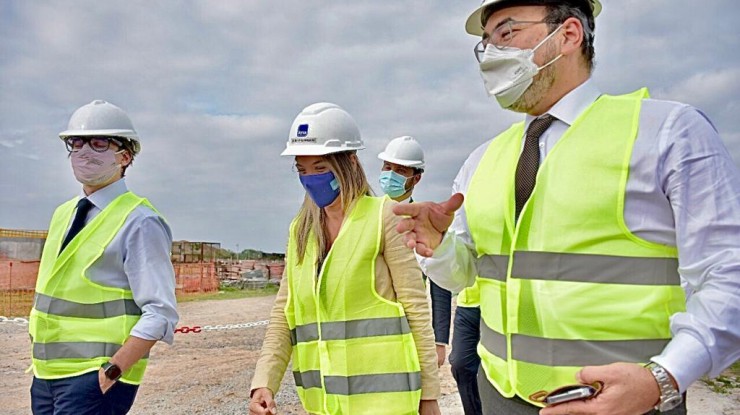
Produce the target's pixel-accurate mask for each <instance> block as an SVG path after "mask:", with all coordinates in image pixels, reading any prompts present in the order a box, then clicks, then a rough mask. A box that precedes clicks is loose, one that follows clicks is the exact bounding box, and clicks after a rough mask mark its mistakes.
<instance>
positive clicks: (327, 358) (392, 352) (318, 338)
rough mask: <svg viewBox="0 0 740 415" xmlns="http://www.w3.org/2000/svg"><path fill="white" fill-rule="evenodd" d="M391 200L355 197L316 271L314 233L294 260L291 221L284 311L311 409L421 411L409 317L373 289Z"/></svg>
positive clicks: (300, 385) (304, 396)
mask: <svg viewBox="0 0 740 415" xmlns="http://www.w3.org/2000/svg"><path fill="white" fill-rule="evenodd" d="M388 200H389V199H388V198H387V197H384V198H375V197H368V196H365V197H361V198H360V199H358V200H357V201H356V202H355V204H354V206H353V207H352V208H351V211H350V212H348V213H347V214H346V216H345V220H344V223H343V224H342V227H341V229H340V231H339V235H338V236H337V238H336V240H335V241H334V243H333V244H332V247H331V249H330V251H329V253H328V254H327V256H326V259H325V260H324V261H323V266H322V268H321V269H320V270H317V267H316V264H317V263H318V253H317V252H316V251H317V249H316V240H315V238H314V237H313V235H310V236H309V237H308V238H307V239H308V243H307V246H306V253H305V256H304V258H303V261H301V262H300V263H298V260H297V258H296V249H297V248H296V244H297V242H296V238H295V232H296V224H295V222H294V223H293V224H292V225H291V231H290V240H289V242H288V251H287V254H286V276H287V282H288V284H289V285H288V287H289V292H288V302H287V303H286V307H285V309H284V311H285V316H286V319H287V321H288V327H289V328H290V330H291V342H292V344H293V355H292V361H291V364H292V366H293V371H294V374H293V375H294V378H295V380H296V385H297V389H298V395H299V397H300V398H301V403H302V404H303V407H304V408H305V410H306V411H307V412H309V413H312V414H339V413H369V412H372V413H374V414H388V415H391V414H392V415H396V414H412V413H417V412H418V410H419V400H420V399H421V370H420V366H419V358H418V354H417V351H416V346H415V342H414V339H413V336H412V334H411V329H410V327H409V322H408V319H407V318H406V314H405V312H404V309H403V306H402V305H401V304H400V303H398V302H395V301H389V300H386V299H384V298H383V297H381V296H380V295H379V294H378V293H377V292H376V291H375V263H376V259H377V256H378V255H379V252H380V246H381V242H382V238H383V206H384V203H385V202H386V201H388ZM377 402H382V403H383V404H382V405H378V404H377Z"/></svg>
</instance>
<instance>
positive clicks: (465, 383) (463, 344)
mask: <svg viewBox="0 0 740 415" xmlns="http://www.w3.org/2000/svg"><path fill="white" fill-rule="evenodd" d="M378 158H379V159H381V160H383V166H382V168H381V172H380V188H381V190H383V193H385V194H387V195H388V196H389V197H390V198H391V199H393V200H395V201H396V202H400V203H412V202H413V198H412V193H413V191H414V187H415V186H416V185H417V184H418V183H419V181H420V180H421V175H422V173H424V168H425V163H424V150H423V149H422V148H421V145H420V144H419V142H418V141H416V139H414V138H413V137H410V136H403V137H397V138H394V139H393V140H391V141H390V142H389V143H388V145H387V146H386V147H385V150H383V151H382V152H381V153H380V154H378ZM425 278H426V276H425ZM429 281H430V283H429V294H430V297H431V298H432V327H433V328H434V341H435V343H436V349H437V366H442V365H443V364H444V361H445V355H446V347H447V345H448V344H449V343H450V319H451V317H452V293H450V292H449V291H447V290H445V289H443V288H441V287H440V286H439V285H437V284H435V283H434V281H432V280H429ZM476 291H477V288H476V287H468V288H465V289H464V290H462V292H460V293H459V294H458V296H457V309H456V310H455V333H454V336H453V339H452V343H453V345H452V351H451V352H450V367H451V371H452V376H453V377H454V378H455V382H457V388H458V391H459V392H460V399H461V400H462V404H463V409H464V410H465V414H466V415H480V414H481V403H480V396H479V395H478V384H477V381H476V376H477V373H478V367H479V366H480V358H479V357H478V354H477V353H476V346H477V345H478V339H479V337H480V331H479V329H478V325H479V322H480V308H479V307H478V302H477V293H476Z"/></svg>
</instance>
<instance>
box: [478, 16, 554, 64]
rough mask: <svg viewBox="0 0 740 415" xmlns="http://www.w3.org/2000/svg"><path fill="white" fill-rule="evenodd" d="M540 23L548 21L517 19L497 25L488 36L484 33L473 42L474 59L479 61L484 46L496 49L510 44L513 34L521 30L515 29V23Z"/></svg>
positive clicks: (484, 48)
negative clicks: (479, 39) (491, 46)
mask: <svg viewBox="0 0 740 415" xmlns="http://www.w3.org/2000/svg"><path fill="white" fill-rule="evenodd" d="M540 23H550V22H548V21H545V20H539V21H534V22H533V21H519V20H509V21H507V22H505V23H503V24H502V25H501V26H499V27H497V28H496V30H494V31H493V33H492V34H491V35H490V36H486V35H484V38H483V40H481V41H480V42H478V43H476V44H475V47H474V48H473V52H474V53H475V59H477V60H478V62H480V61H481V59H482V58H483V53H484V52H485V51H486V46H488V45H493V46H495V47H496V48H497V49H503V48H505V47H507V46H509V45H510V44H511V41H512V39H514V36H516V33H517V32H518V31H519V30H521V29H517V28H516V27H515V26H516V25H522V24H540Z"/></svg>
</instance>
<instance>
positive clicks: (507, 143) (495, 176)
mask: <svg viewBox="0 0 740 415" xmlns="http://www.w3.org/2000/svg"><path fill="white" fill-rule="evenodd" d="M646 97H648V93H647V90H646V89H642V90H639V91H636V92H634V93H632V94H627V95H622V96H601V97H600V98H599V99H598V100H596V102H594V103H593V104H592V105H591V106H590V107H589V108H588V109H587V110H586V111H584V113H583V114H582V115H581V116H580V117H579V118H578V119H577V120H576V121H575V122H574V123H573V125H572V126H571V127H570V128H569V129H568V130H567V131H566V132H565V134H564V135H563V136H562V138H560V140H559V141H558V143H557V144H556V145H555V146H554V147H553V149H552V150H551V151H550V153H549V154H548V155H547V157H546V158H545V160H544V162H543V163H542V164H541V166H540V169H539V172H538V174H537V184H536V186H535V188H534V191H533V193H532V196H531V197H530V199H529V201H528V202H527V203H526V205H525V206H524V209H523V211H522V213H521V216H520V218H519V221H518V223H515V220H514V195H515V189H514V182H515V172H516V166H517V161H518V158H519V154H520V152H521V140H522V136H523V135H524V125H523V123H518V124H515V125H513V126H512V127H511V128H510V129H509V130H507V131H505V132H504V133H502V134H501V135H499V136H498V137H497V138H495V139H494V140H493V141H492V142H491V144H490V145H489V147H488V149H487V150H486V152H485V154H484V156H483V158H482V159H481V161H480V165H479V167H478V168H477V170H476V171H475V173H474V175H473V178H472V179H471V183H470V187H469V190H468V194H467V195H466V202H465V209H466V210H465V213H466V215H467V219H468V225H469V228H470V231H471V234H472V237H473V240H474V241H475V245H476V249H477V251H478V252H477V254H478V256H479V262H478V278H477V281H478V285H479V288H480V296H481V300H482V301H481V318H482V324H481V341H480V343H479V345H478V352H479V354H480V355H481V365H482V367H483V369H484V371H485V373H486V376H487V378H488V380H489V381H491V383H492V384H493V385H494V386H495V387H496V389H497V390H498V391H499V392H500V393H501V394H502V395H503V396H505V397H512V396H514V395H519V397H521V398H522V399H525V400H529V399H528V398H529V395H530V394H532V393H534V392H536V391H539V390H553V389H555V388H557V387H559V386H563V385H565V384H570V383H573V382H574V380H575V378H574V375H575V373H576V372H577V371H578V370H579V369H581V368H582V367H583V366H590V365H604V364H609V363H613V362H635V363H645V362H647V361H648V360H649V358H650V357H652V356H654V355H657V354H660V353H661V351H662V350H663V348H664V347H665V346H666V344H667V343H668V342H669V340H670V338H671V332H670V328H669V319H670V317H671V315H673V314H674V313H676V312H679V311H683V310H684V309H685V296H684V292H683V290H682V289H681V287H680V277H679V274H678V261H677V249H676V247H675V246H666V245H661V244H657V243H653V242H650V241H647V240H644V239H642V238H640V237H638V236H636V235H634V234H633V233H631V232H630V231H629V229H628V228H627V226H626V224H625V221H624V215H623V212H624V198H625V193H626V191H625V189H626V185H627V178H628V176H629V163H630V159H631V154H632V148H633V145H634V141H635V139H636V137H637V130H638V125H639V118H640V108H641V104H642V100H643V99H644V98H646ZM491 189H499V190H497V191H495V192H492V191H491ZM529 402H530V403H533V404H538V403H536V402H533V401H531V400H529Z"/></svg>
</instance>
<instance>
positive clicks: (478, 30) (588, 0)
mask: <svg viewBox="0 0 740 415" xmlns="http://www.w3.org/2000/svg"><path fill="white" fill-rule="evenodd" d="M497 3H498V4H500V5H501V7H506V5H507V3H510V4H511V5H526V4H532V5H543V6H544V5H548V4H562V3H564V4H573V5H580V6H585V5H589V6H591V9H592V10H593V14H594V17H596V16H598V15H599V13H601V2H599V0H529V1H527V0H514V1H512V0H483V2H482V3H481V5H480V7H478V8H477V9H475V11H474V12H473V13H472V14H471V15H470V17H468V20H467V21H466V22H465V31H466V32H468V33H470V34H471V35H473V36H482V35H483V27H484V26H485V25H486V22H484V21H482V16H481V14H482V13H483V10H484V9H485V8H486V7H488V6H490V5H492V4H497Z"/></svg>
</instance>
